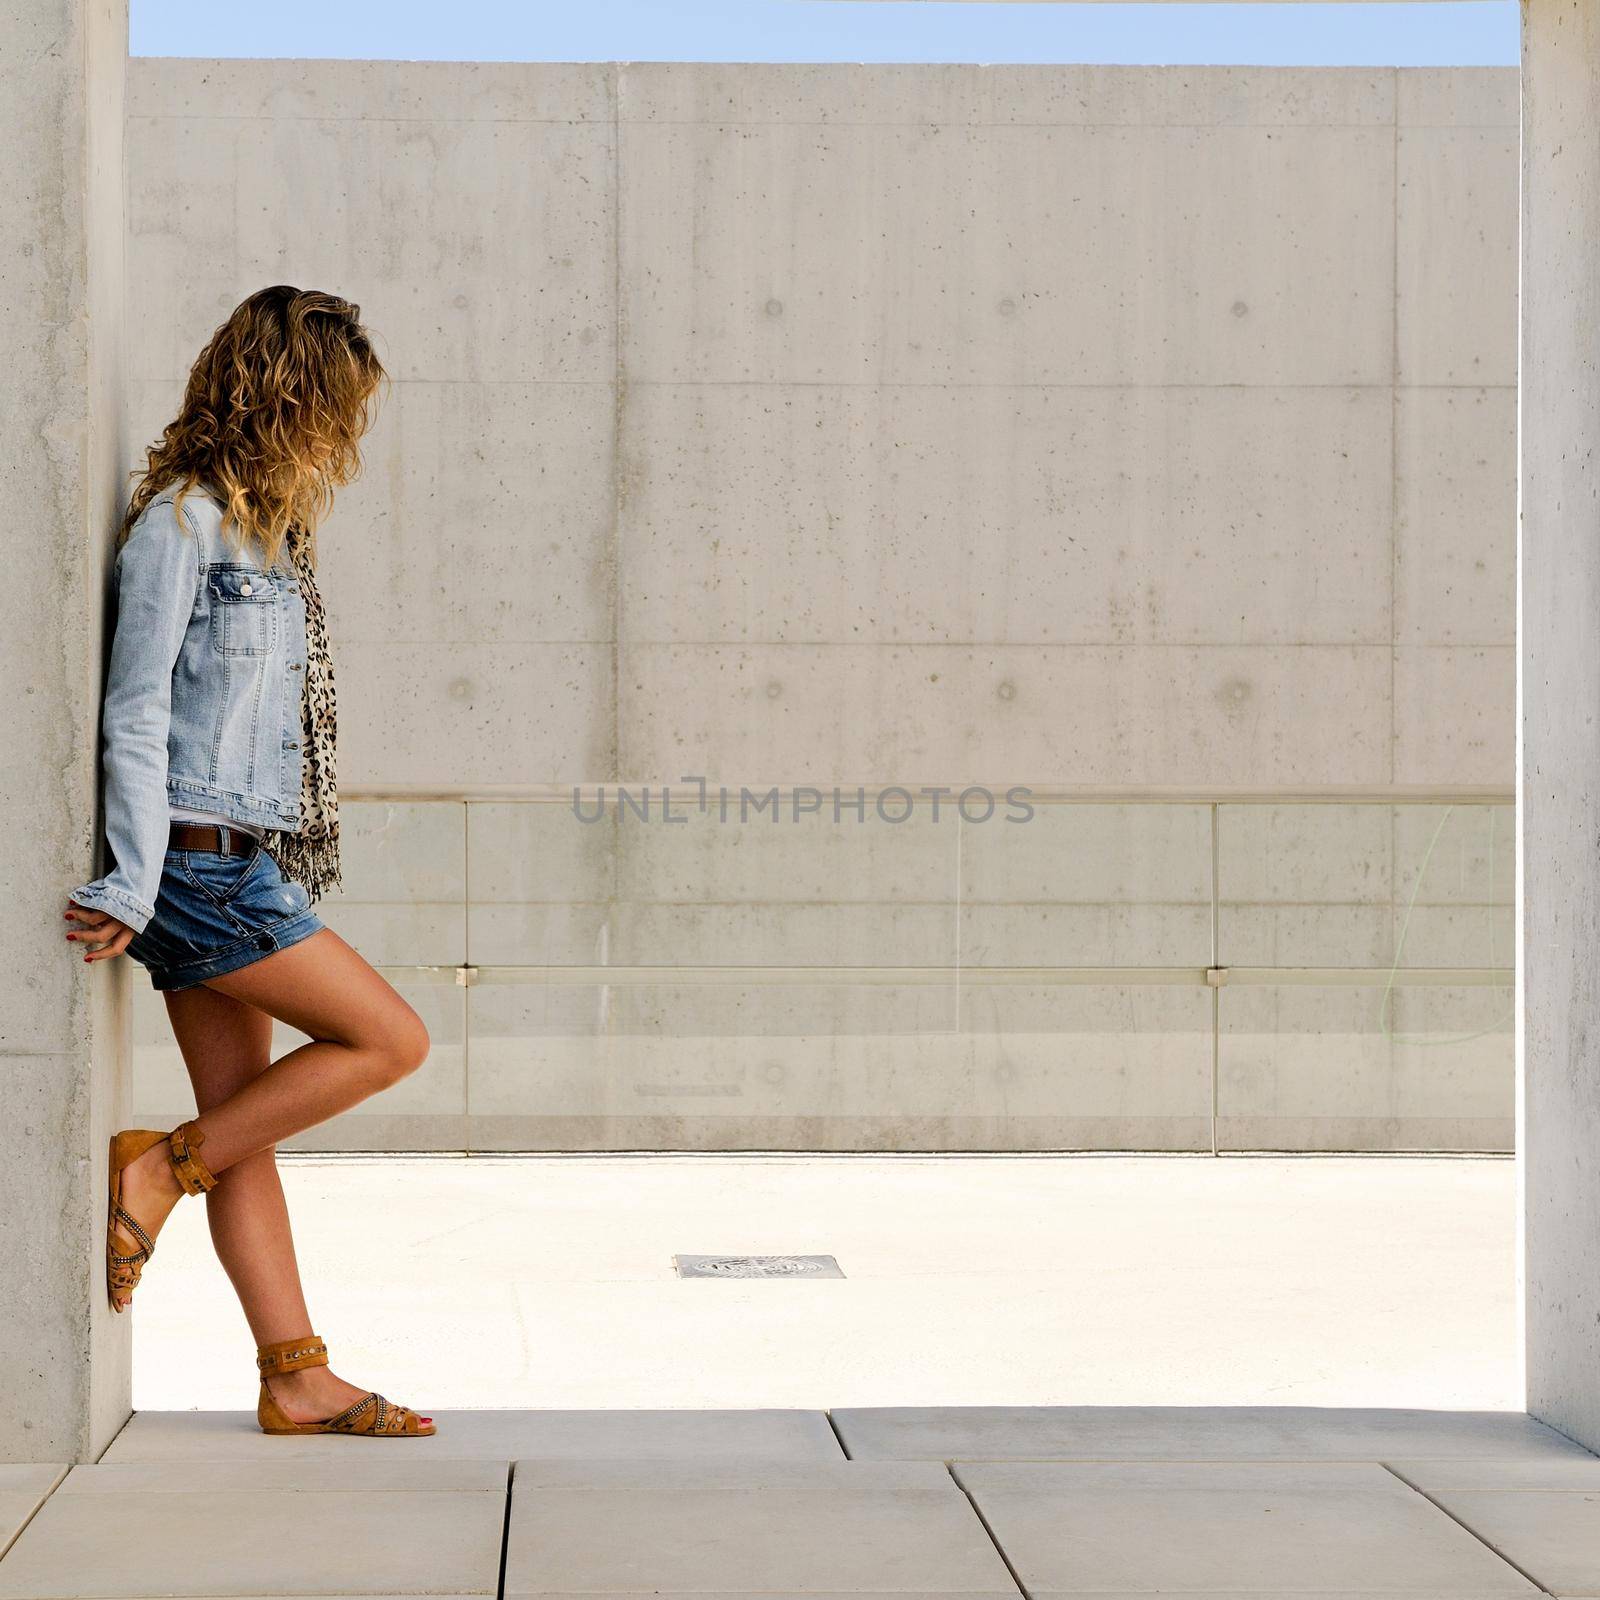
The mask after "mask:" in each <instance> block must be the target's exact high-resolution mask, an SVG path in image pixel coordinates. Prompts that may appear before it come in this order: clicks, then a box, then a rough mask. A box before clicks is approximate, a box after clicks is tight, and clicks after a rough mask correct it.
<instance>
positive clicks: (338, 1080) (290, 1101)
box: [123, 930, 428, 1421]
mask: <svg viewBox="0 0 1600 1600" xmlns="http://www.w3.org/2000/svg"><path fill="white" fill-rule="evenodd" d="M167 1008H168V1014H169V1015H170V1017H171V1018H172V1024H173V1031H174V1033H175V1034H176V1035H177V1038H178V1044H179V1048H180V1049H181V1050H182V1051H183V1056H184V1060H185V1062H186V1064H187V1065H188V1068H189V1074H190V1077H191V1079H192V1080H193V1082H194V1086H195V1101H196V1104H197V1106H198V1108H199V1111H200V1116H199V1117H198V1119H197V1120H198V1122H199V1124H200V1128H201V1130H202V1132H204V1134H205V1136H206V1137H205V1148H204V1151H203V1152H202V1154H203V1158H204V1160H205V1162H206V1164H207V1165H208V1166H209V1167H210V1168H211V1170H212V1171H213V1172H214V1173H216V1174H217V1177H218V1182H217V1186H216V1188H215V1189H213V1190H212V1191H211V1194H210V1196H209V1197H208V1207H209V1220H210V1223H211V1232H212V1239H213V1242H214V1244H215V1246H216V1249H217V1255H218V1257H219V1259H220V1260H221V1261H222V1264H223V1267H224V1269H225V1270H226V1271H227V1273H228V1276H229V1278H230V1279H231V1280H232V1282H233V1285H234V1287H235V1289H236V1290H237V1291H238V1294H239V1298H240V1302H241V1304H242V1305H243V1306H244V1311H245V1316H246V1318H247V1320H248V1321H249V1323H250V1329H251V1332H252V1333H253V1334H254V1335H255V1338H256V1342H257V1343H258V1344H267V1343H272V1342H275V1341H277V1340H280V1339H293V1338H299V1337H300V1336H301V1335H302V1334H308V1333H310V1332H311V1331H312V1328H311V1321H310V1317H309V1314H308V1313H307V1310H306V1305H305V1298H304V1295H303V1293H302V1290H301V1285H300V1274H299V1267H298V1265H297V1263H296V1261H295V1256H294V1242H293V1238H292V1236H291V1234H290V1230H289V1215H288V1208H287V1206H286V1205H285V1202H284V1197H283V1187H282V1184H281V1183H280V1181H279V1178H278V1171H277V1163H276V1160H275V1158H274V1147H275V1145H276V1144H277V1141H278V1140H279V1139H282V1138H286V1137H288V1135H289V1134H291V1133H298V1132H300V1131H301V1130H302V1129H304V1128H309V1127H314V1126H315V1125H316V1124H317V1123H319V1122H323V1121H326V1120H327V1119H328V1118H329V1117H331V1116H335V1115H337V1114H338V1113H339V1112H340V1111H344V1110H347V1109H349V1107H350V1106H353V1105H356V1104H358V1103H359V1102H360V1101H362V1100H364V1099H366V1098H367V1097H368V1096H369V1095H371V1094H373V1093H375V1092H377V1091H378V1090H379V1089H383V1088H386V1087H388V1086H389V1085H390V1084H393V1083H395V1082H398V1081H399V1079H400V1078H402V1077H404V1076H405V1075H406V1074H407V1073H408V1072H411V1071H413V1070H414V1069H415V1068H416V1067H417V1066H419V1065H420V1064H421V1062H422V1060H423V1059H424V1058H425V1056H426V1054H427V1048H428V1035H427V1030H426V1029H425V1028H424V1027H423V1024H422V1020H421V1018H419V1017H418V1016H417V1014H416V1013H415V1012H414V1011H413V1010H412V1009H411V1007H410V1006H408V1005H407V1004H406V1003H405V1001H404V1000H403V999H401V997H400V996H399V995H398V994H396V993H395V991H394V989H393V988H392V987H391V986H390V985H389V984H388V983H387V982H385V981H384V979H383V978H382V977H380V976H379V974H378V973H376V972H374V971H373V969H372V968H371V967H370V966H369V965H368V964H367V963H366V962H365V961H364V960H363V959H362V958H361V957H360V956H359V955H358V954H357V953H356V952H355V951H354V950H353V949H351V947H350V946H349V945H348V944H346V943H345V942H344V940H342V939H340V938H339V937H338V935H337V934H334V933H332V932H330V931H328V930H323V931H322V932H319V933H316V934H313V935H312V937H311V938H309V939H305V940H302V941H301V942H300V943H299V944H297V945H292V946H291V947H290V948H289V949H287V950H280V951H278V952H277V953H275V954H274V955H271V956H268V957H266V958H265V959H264V960H262V961H258V962H254V963H252V964H251V965H250V966H248V967H244V968H241V969H240V970H239V971H238V972H233V973H228V974H226V975H225V976H224V977H221V978H218V979H215V980H213V982H212V983H210V984H208V985H203V986H201V987H199V988H195V989H186V990H180V991H178V992H176V993H174V994H172V995H170V996H169V998H168V1006H167ZM274 1016H276V1017H279V1018H281V1019H282V1020H283V1021H285V1022H287V1023H289V1024H290V1025H291V1026H293V1027H296V1028H298V1029H300V1031H301V1032H302V1033H307V1034H309V1035H310V1036H311V1042H310V1043H309V1044H304V1045H301V1046H300V1047H299V1048H298V1049H297V1050H291V1051H290V1052H288V1053H287V1054H286V1055H284V1056H283V1057H281V1058H280V1059H279V1060H278V1061H276V1062H273V1061H270V1060H269V1051H270V1047H271V1037H272V1018H273V1017H274ZM123 1186H124V1204H125V1205H126V1206H127V1208H128V1209H129V1210H130V1211H131V1212H132V1213H133V1215H134V1216H135V1217H137V1218H138V1219H139V1220H140V1222H141V1223H142V1224H143V1225H144V1227H145V1229H146V1231H147V1232H148V1233H149V1234H150V1235H151V1236H152V1237H154V1236H155V1234H156V1233H157V1231H158V1230H159V1228H160V1225H161V1223H162V1222H163V1221H164V1220H165V1219H166V1217H167V1215H168V1213H169V1212H170V1211H171V1209H172V1207H173V1205H175V1204H176V1203H177V1200H178V1198H179V1196H180V1194H181V1190H180V1189H179V1187H178V1183H177V1179H176V1178H175V1177H174V1176H173V1173H172V1169H171V1167H170V1165H169V1164H168V1162H167V1159H166V1147H165V1146H164V1145H158V1146H157V1147H156V1148H155V1149H154V1150H152V1151H150V1152H148V1153H147V1155H145V1156H144V1157H141V1158H140V1160H139V1161H137V1162H135V1163H134V1164H133V1165H132V1166H131V1167H129V1168H128V1169H127V1171H126V1172H125V1173H124V1175H123ZM272 1392H273V1394H274V1395H275V1396H276V1397H277V1399H278V1401H279V1403H280V1404H281V1405H283V1407H284V1409H285V1410H286V1411H287V1412H288V1414H289V1416H290V1417H291V1418H293V1419H294V1420H295V1421H312V1420H315V1419H316V1418H319V1417H326V1416H331V1415H332V1414H333V1413H334V1412H337V1411H340V1410H342V1409H343V1408H344V1407H345V1406H346V1405H349V1404H351V1403H353V1402H354V1401H355V1400H356V1399H358V1398H360V1396H361V1395H362V1394H363V1393H365V1391H364V1390H360V1389H356V1388H354V1387H352V1386H351V1385H349V1384H345V1383H344V1382H343V1380H341V1379H337V1378H334V1377H333V1376H332V1374H331V1373H330V1372H329V1371H328V1369H327V1368H308V1369H306V1370H304V1371H301V1372H297V1373H290V1374H287V1375H285V1376H282V1377H278V1378H275V1379H274V1380H273V1382H272Z"/></svg>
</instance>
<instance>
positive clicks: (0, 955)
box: [0, 0, 129, 1461]
mask: <svg viewBox="0 0 1600 1600" xmlns="http://www.w3.org/2000/svg"><path fill="white" fill-rule="evenodd" d="M126 63H127V7H126V4H125V0H11V3H10V4H8V5H7V6H6V7H5V8H4V10H3V11H0V149H3V150H4V152H5V177H4V181H3V182H0V239H3V240H4V241H5V246H4V249H3V250H0V394H3V397H4V398H3V403H0V505H3V506H4V508H5V509H4V515H3V517H0V549H3V563H0V684H3V685H4V690H3V693H0V839H3V841H4V842H3V844H0V905H3V906H4V916H3V917H0V1218H3V1219H4V1222H3V1232H4V1246H3V1285H0V1352H3V1353H4V1363H5V1368H4V1376H3V1378H0V1460H4V1461H28V1460H33V1461H50V1460H55V1461H83V1460H87V1459H90V1458H92V1457H93V1456H94V1455H95V1454H97V1453H98V1452H99V1451H100V1450H101V1449H103V1448H104V1446H105V1444H106V1443H107V1442H108V1441H109V1439H110V1438H111V1437H112V1435H113V1434H114V1433H115V1431H116V1429H117V1428H118V1427H119V1426H120V1425H121V1423H122V1421H123V1420H124V1419H125V1418H126V1416H127V1414H128V1397H129V1362H128V1355H129V1346H128V1329H127V1324H126V1322H125V1321H124V1320H123V1319H119V1318H114V1317H113V1316H112V1315H111V1313H110V1311H109V1309H108V1308H107V1306H106V1303H105V1292H104V1287H103V1281H104V1280H103V1270H102V1267H101V1256H100V1243H99V1241H100V1239H101V1237H102V1236H103V1230H104V1226H105V1204H104V1200H103V1198H102V1195H103V1184H104V1181H105V1149H106V1140H107V1138H108V1136H109V1134H110V1133H111V1131H112V1129H113V1128H114V1127H115V1126H116V1116H117V1113H118V1111H119V1109H120V1104H121V1100H122V1092H121V1086H122V1083H123V1080H124V1077H125V1072H124V1066H125V1063H124V1060H123V1056H124V1054H125V1050H126V1045H125V1040H126V1037H127V1030H126V1028H125V1027H124V1026H123V1019H124V1013H125V1010H126V989H127V976H126V973H124V972H117V971H114V970H113V968H115V967H122V966H125V965H126V963H122V962H116V963H105V964H98V965H96V966H93V967H85V966H83V964H82V963H81V961H79V960H77V959H75V958H74V957H73V956H72V955H70V954H69V952H68V949H67V946H66V943H65V941H64V939H63V936H62V935H63V930H64V926H65V924H64V923H63V921H62V902H63V899H64V896H65V894H66V892H67V891H68V890H69V889H71V888H72V887H73V886H74V885H76V884H78V883H81V882H82V881H83V880H84V879H85V878H86V877H88V876H89V875H90V874H91V869H94V870H97V868H96V856H95V848H96V845H95V841H96V838H97V834H98V827H97V816H96V803H97V790H98V781H97V771H96V744H97V742H98V711H99V701H100V690H101V674H102V645H103V635H104V620H105V599H106V578H107V574H108V571H109V566H110V557H111V537H112V532H113V526H114V516H115V509H116V504H117V499H118V495H119V493H120V490H121V487H122V485H121V481H120V480H121V470H120V469H121V463H120V460H119V439H118V435H119V431H120V430H119V418H120V409H121V394H122V375H121V366H120V338H119V330H120V323H121V318H122V246H123V219H122V126H123V83H124V79H125V76H126Z"/></svg>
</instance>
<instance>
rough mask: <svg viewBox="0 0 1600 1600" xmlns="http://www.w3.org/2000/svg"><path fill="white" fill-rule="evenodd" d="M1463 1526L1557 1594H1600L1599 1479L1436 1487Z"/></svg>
mask: <svg viewBox="0 0 1600 1600" xmlns="http://www.w3.org/2000/svg"><path fill="white" fill-rule="evenodd" d="M1431 1498H1432V1499H1433V1500H1435V1501H1436V1502H1437V1503H1438V1504H1439V1505H1441V1506H1443V1507H1444V1509H1445V1510H1446V1511H1448V1512H1449V1513H1450V1515H1451V1516H1453V1517H1455V1518H1456V1519H1457V1520H1458V1521H1460V1522H1461V1524H1462V1525H1463V1526H1464V1527H1467V1528H1470V1529H1471V1530H1472V1531H1473V1532H1474V1533H1475V1534H1477V1536H1478V1537H1479V1538H1480V1539H1482V1540H1483V1542H1484V1543H1485V1544H1487V1545H1489V1546H1490V1547H1491V1548H1492V1549H1494V1550H1497V1551H1499V1553H1500V1554H1501V1555H1502V1556H1504V1557H1505V1558H1506V1560H1507V1561H1510V1562H1514V1563H1515V1564H1516V1565H1517V1566H1518V1567H1520V1568H1521V1569H1522V1570H1523V1571H1524V1572H1525V1573H1527V1574H1528V1576H1529V1577H1530V1578H1532V1579H1533V1580H1534V1582H1535V1583H1537V1584H1539V1585H1540V1586H1541V1587H1542V1588H1544V1589H1545V1590H1547V1591H1548V1592H1549V1593H1550V1594H1554V1595H1600V1483H1596V1482H1593V1481H1591V1483H1590V1485H1589V1486H1588V1487H1587V1488H1574V1489H1527V1488H1518V1489H1502V1490H1456V1489H1445V1490H1438V1491H1434V1492H1432V1494H1431Z"/></svg>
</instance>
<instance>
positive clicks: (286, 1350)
mask: <svg viewBox="0 0 1600 1600" xmlns="http://www.w3.org/2000/svg"><path fill="white" fill-rule="evenodd" d="M327 1364H328V1347H327V1345H325V1344H324V1343H323V1342H322V1341H321V1340H320V1339H319V1338H318V1337H317V1336H316V1334H314V1333H313V1334H308V1335H307V1336H306V1337H305V1338H304V1339H285V1340H283V1341H282V1342H281V1343H279V1344H264V1345H262V1346H261V1347H260V1348H259V1349H258V1350H257V1351H256V1366H257V1368H258V1369H259V1370H260V1372H261V1398H260V1399H259V1400H258V1401H257V1402H256V1421H257V1422H259V1423H260V1424H261V1431H262V1432H263V1433H295V1434H299V1433H353V1434H366V1435H370V1436H372V1437H374V1438H376V1437H378V1436H380V1435H382V1436H383V1437H386V1438H391V1439H405V1438H411V1439H416V1438H426V1437H427V1435H428V1434H430V1433H433V1432H434V1431H435V1429H434V1426H433V1423H432V1422H424V1421H423V1420H422V1418H421V1417H419V1416H418V1415H417V1413H416V1412H415V1411H413V1410H412V1409H411V1408H410V1407H409V1406H397V1405H396V1404H395V1403H394V1402H393V1401H392V1400H385V1399H384V1397H383V1396H382V1395H381V1394H367V1395H363V1396H362V1397H361V1399H359V1400H357V1401H356V1403H355V1404H354V1405H353V1406H346V1407H345V1408H344V1410H343V1411H341V1412H340V1413H339V1414H338V1416H336V1417H328V1418H326V1419H325V1420H324V1421H322V1422H291V1421H290V1420H289V1418H288V1417H287V1416H286V1415H285V1414H284V1410H283V1407H282V1406H280V1405H279V1404H278V1402H277V1401H276V1400H275V1399H273V1397H272V1391H271V1390H270V1389H269V1388H268V1387H267V1378H268V1376H269V1375H270V1374H273V1373H278V1372H298V1371H299V1370H300V1369H301V1368H302V1367H325V1366H327Z"/></svg>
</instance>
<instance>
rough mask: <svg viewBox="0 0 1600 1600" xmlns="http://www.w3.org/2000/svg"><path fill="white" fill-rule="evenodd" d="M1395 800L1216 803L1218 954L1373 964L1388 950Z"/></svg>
mask: <svg viewBox="0 0 1600 1600" xmlns="http://www.w3.org/2000/svg"><path fill="white" fill-rule="evenodd" d="M1393 809H1394V808H1393V807H1390V806H1387V805H1306V804H1288V803H1286V804H1281V805H1279V804H1259V805H1219V806H1218V807H1217V883H1218V904H1217V958H1218V961H1219V963H1220V964H1222V965H1226V966H1239V967H1373V966H1385V965H1387V964H1388V963H1389V961H1390V960H1391V959H1392V956H1393V904H1394V866H1393V862H1394V845H1393Z"/></svg>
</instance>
